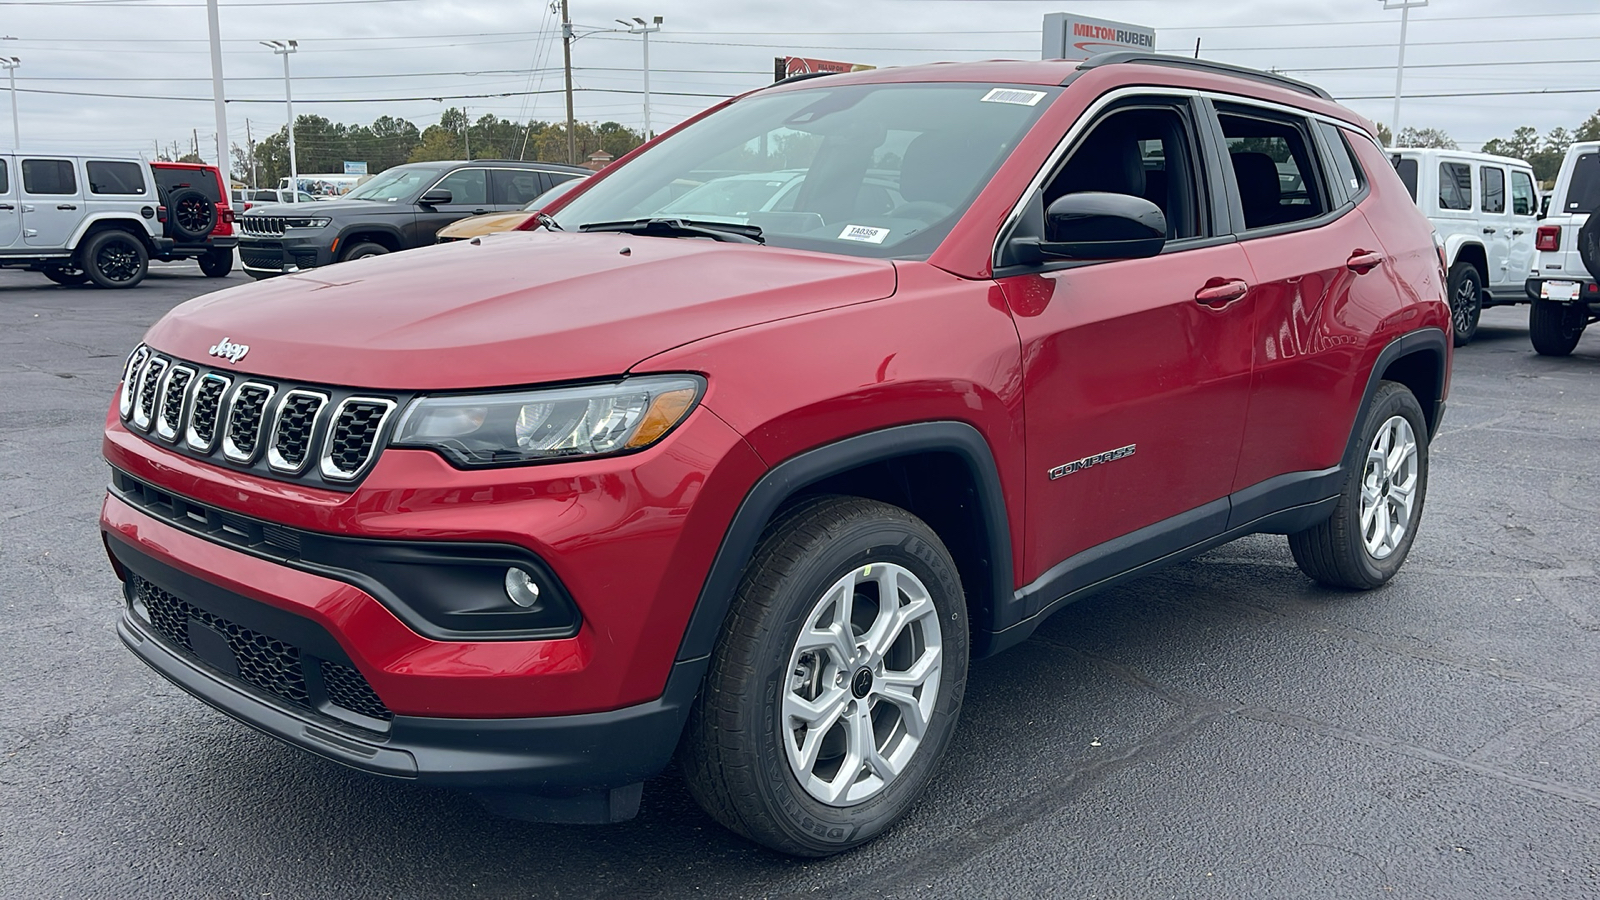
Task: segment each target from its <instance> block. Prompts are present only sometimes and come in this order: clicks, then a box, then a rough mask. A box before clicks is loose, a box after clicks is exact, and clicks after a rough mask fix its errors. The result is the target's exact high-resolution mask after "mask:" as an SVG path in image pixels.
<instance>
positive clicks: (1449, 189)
mask: <svg viewBox="0 0 1600 900" xmlns="http://www.w3.org/2000/svg"><path fill="white" fill-rule="evenodd" d="M1439 208H1440V209H1471V208H1472V167H1471V166H1469V165H1467V164H1466V163H1453V162H1445V163H1439Z"/></svg>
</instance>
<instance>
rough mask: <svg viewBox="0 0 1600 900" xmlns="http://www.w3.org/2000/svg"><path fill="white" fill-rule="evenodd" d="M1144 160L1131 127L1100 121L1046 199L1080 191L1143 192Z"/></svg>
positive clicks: (1114, 122)
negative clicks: (1100, 123)
mask: <svg viewBox="0 0 1600 900" xmlns="http://www.w3.org/2000/svg"><path fill="white" fill-rule="evenodd" d="M1144 178H1145V173H1144V160H1143V158H1142V157H1141V155H1140V153H1139V142H1138V140H1137V139H1136V138H1135V136H1134V134H1133V132H1132V131H1130V130H1128V129H1126V128H1119V127H1118V126H1117V124H1116V121H1115V120H1114V119H1113V120H1112V121H1110V122H1107V123H1105V124H1103V125H1101V126H1100V127H1099V128H1096V129H1095V130H1094V133H1093V134H1091V135H1089V138H1088V140H1086V141H1084V142H1083V143H1082V144H1081V145H1079V147H1078V148H1077V149H1076V150H1074V151H1072V158H1071V159H1070V160H1068V161H1067V166H1066V168H1065V169H1063V170H1062V171H1061V174H1060V175H1059V176H1057V177H1056V180H1055V182H1054V183H1053V184H1052V185H1051V190H1050V191H1049V195H1048V196H1047V197H1046V198H1045V199H1046V202H1049V201H1051V200H1054V199H1056V198H1057V197H1060V196H1061V195H1063V194H1073V193H1077V192H1078V191H1105V192H1108V193H1112V194H1132V195H1133V196H1135V197H1143V196H1144V188H1145V183H1144Z"/></svg>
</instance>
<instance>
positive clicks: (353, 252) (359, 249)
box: [339, 241, 389, 262]
mask: <svg viewBox="0 0 1600 900" xmlns="http://www.w3.org/2000/svg"><path fill="white" fill-rule="evenodd" d="M388 252H389V248H388V247H385V246H384V245H382V244H374V243H372V242H371V241H362V242H361V243H359V244H355V245H353V246H350V247H347V248H345V251H344V255H343V256H340V257H339V261H340V262H349V261H350V260H352V259H366V258H367V257H369V256H382V255H384V254H385V253H388Z"/></svg>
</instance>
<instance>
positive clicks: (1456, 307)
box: [1450, 278, 1483, 334]
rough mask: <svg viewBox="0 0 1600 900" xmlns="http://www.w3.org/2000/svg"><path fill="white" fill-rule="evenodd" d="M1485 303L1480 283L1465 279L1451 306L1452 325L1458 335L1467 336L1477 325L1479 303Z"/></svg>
mask: <svg viewBox="0 0 1600 900" xmlns="http://www.w3.org/2000/svg"><path fill="white" fill-rule="evenodd" d="M1482 301H1483V294H1482V292H1481V291H1480V290H1479V288H1478V282H1477V280H1476V279H1473V278H1463V279H1461V283H1460V284H1459V285H1457V286H1456V296H1455V302H1454V303H1452V304H1450V324H1451V325H1453V326H1455V331H1456V333H1457V334H1466V333H1468V332H1470V331H1472V330H1473V329H1474V328H1475V325H1476V320H1477V316H1476V314H1475V313H1476V311H1477V306H1478V304H1479V303H1481V302H1482Z"/></svg>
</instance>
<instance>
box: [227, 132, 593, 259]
mask: <svg viewBox="0 0 1600 900" xmlns="http://www.w3.org/2000/svg"><path fill="white" fill-rule="evenodd" d="M588 174H590V172H589V170H588V169H580V168H578V167H577V166H563V165H557V164H555V163H535V162H518V161H515V160H490V159H475V160H472V161H471V162H429V163H412V164H410V165H405V166H396V167H394V168H392V169H388V170H386V171H384V172H382V173H380V174H379V175H378V176H377V177H375V178H373V179H372V180H371V181H368V182H367V183H366V184H363V185H361V186H360V187H358V188H356V189H355V190H353V191H351V192H350V193H348V194H346V195H344V196H343V197H341V198H340V199H338V200H319V201H317V202H315V203H290V204H282V205H272V206H253V207H251V208H250V210H249V212H247V213H246V214H245V215H243V216H241V217H240V218H239V232H240V233H239V260H240V262H241V263H242V264H243V266H244V270H245V272H247V273H249V274H250V275H251V276H254V277H256V278H269V277H271V276H273V275H283V274H286V273H289V272H298V271H301V270H304V269H314V268H317V267H318V266H326V265H331V264H333V263H336V262H344V261H345V260H350V259H362V258H364V257H368V256H379V255H381V254H384V253H393V252H395V251H397V250H409V249H411V248H412V247H425V246H427V245H429V244H432V243H433V242H434V233H435V232H437V231H438V230H439V229H440V228H443V227H444V226H446V225H449V224H450V223H451V222H454V221H456V220H457V219H463V218H466V217H467V216H472V215H478V214H480V213H487V212H509V211H512V210H516V209H521V208H522V206H523V205H524V204H526V203H527V202H528V201H530V200H532V199H534V198H535V197H538V196H539V195H540V194H542V193H544V192H545V191H547V190H549V189H550V188H552V187H554V186H555V185H557V184H560V183H561V182H563V181H566V180H568V179H571V178H576V177H578V176H580V175H588Z"/></svg>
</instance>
